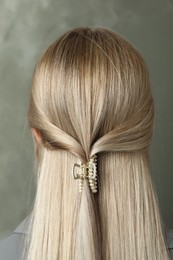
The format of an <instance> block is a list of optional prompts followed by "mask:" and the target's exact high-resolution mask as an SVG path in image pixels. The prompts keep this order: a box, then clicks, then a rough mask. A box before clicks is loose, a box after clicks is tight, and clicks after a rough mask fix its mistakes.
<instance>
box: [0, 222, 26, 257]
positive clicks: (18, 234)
mask: <svg viewBox="0 0 173 260" xmlns="http://www.w3.org/2000/svg"><path fill="white" fill-rule="evenodd" d="M27 220H28V217H26V218H25V219H24V220H23V221H22V222H21V223H20V224H19V225H18V226H17V227H16V228H15V230H13V232H12V233H11V234H10V235H8V236H7V237H5V238H2V239H1V240H0V259H3V260H7V259H8V260H19V259H20V258H19V253H20V252H21V251H20V249H21V248H20V246H21V241H22V238H23V235H24V234H26V225H27Z"/></svg>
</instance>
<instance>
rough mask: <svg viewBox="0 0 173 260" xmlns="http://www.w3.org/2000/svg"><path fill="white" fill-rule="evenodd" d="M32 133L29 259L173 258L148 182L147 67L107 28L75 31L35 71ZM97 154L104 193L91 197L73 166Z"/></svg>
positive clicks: (30, 115)
mask: <svg viewBox="0 0 173 260" xmlns="http://www.w3.org/2000/svg"><path fill="white" fill-rule="evenodd" d="M28 118H29V126H30V127H32V128H36V129H38V130H39V131H40V133H41V143H40V144H38V143H37V144H36V146H37V155H39V156H37V159H38V160H37V162H38V166H37V178H38V179H37V180H38V182H37V193H36V198H35V203H34V206H33V209H32V212H31V213H32V214H31V215H32V217H31V218H30V228H29V229H28V230H29V234H30V237H29V240H28V241H29V242H28V243H29V244H28V245H27V246H29V248H28V250H27V254H28V259H31V260H34V259H43V260H44V259H45V260H47V259H50V260H55V259H56V260H57V259H63V260H67V259H75V260H79V259H80V260H84V259H86V260H90V259H91V260H101V259H103V260H107V259H134V260H135V259H140V260H143V259H152V260H156V259H157V260H159V259H160V260H161V259H162V260H163V259H164V260H165V259H168V255H167V249H166V241H165V237H164V230H163V226H162V224H163V223H162V220H161V216H160V213H159V205H158V201H157V195H156V193H155V191H154V187H153V184H152V180H151V177H150V167H149V146H150V143H151V139H152V133H153V125H154V104H153V97H152V93H151V87H150V81H149V75H148V69H147V66H146V64H145V62H144V59H143V58H142V56H141V55H140V53H139V52H138V51H137V49H136V48H134V47H133V46H132V44H130V43H129V42H128V41H127V40H125V39H124V38H122V37H121V36H120V35H119V34H118V33H116V32H113V31H112V30H110V29H106V28H99V27H96V28H88V27H85V28H84V27H81V28H75V29H72V30H70V31H67V32H66V33H64V34H63V35H62V36H61V37H59V38H58V39H57V40H56V41H55V42H54V43H52V44H51V45H50V46H49V47H48V49H47V50H46V51H45V53H44V54H43V56H42V57H41V59H40V60H39V62H38V63H37V66H36V68H35V71H34V75H33V81H32V87H31V95H30V106H29V111H28ZM93 155H97V158H98V160H97V163H98V164H97V175H98V191H97V192H96V193H94V194H93V193H92V192H91V191H90V188H89V185H88V184H87V181H86V180H85V181H84V187H83V191H82V192H81V193H80V192H79V190H78V183H77V180H75V179H74V178H73V176H72V168H73V165H74V163H76V162H77V161H78V162H82V163H87V162H88V161H89V160H90V158H91V157H92V156H93Z"/></svg>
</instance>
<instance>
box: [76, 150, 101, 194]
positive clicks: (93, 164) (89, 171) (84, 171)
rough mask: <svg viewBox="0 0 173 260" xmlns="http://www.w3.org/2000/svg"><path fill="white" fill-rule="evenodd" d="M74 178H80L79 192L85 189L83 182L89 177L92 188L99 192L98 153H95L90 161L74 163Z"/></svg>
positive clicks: (93, 190)
mask: <svg viewBox="0 0 173 260" xmlns="http://www.w3.org/2000/svg"><path fill="white" fill-rule="evenodd" d="M72 175H73V178H74V179H79V192H82V190H83V182H84V179H85V178H88V182H89V185H90V189H91V191H92V192H93V193H96V192H97V155H93V156H92V157H91V158H90V160H89V162H88V163H86V164H83V163H81V162H80V164H78V163H74V165H73V172H72Z"/></svg>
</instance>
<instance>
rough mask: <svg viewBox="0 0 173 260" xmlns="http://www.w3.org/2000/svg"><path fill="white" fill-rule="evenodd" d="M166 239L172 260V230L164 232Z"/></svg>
mask: <svg viewBox="0 0 173 260" xmlns="http://www.w3.org/2000/svg"><path fill="white" fill-rule="evenodd" d="M166 236H167V237H166V238H167V243H168V249H169V252H170V255H171V257H172V258H171V259H173V229H167V230H166Z"/></svg>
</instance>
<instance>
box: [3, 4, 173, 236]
mask: <svg viewBox="0 0 173 260" xmlns="http://www.w3.org/2000/svg"><path fill="white" fill-rule="evenodd" d="M172 24H173V2H172V0H164V1H161V0H157V1H154V0H145V1H138V0H133V1H130V0H129V1H127V0H126V1H125V0H121V1H120V0H108V1H105V0H100V1H99V0H88V1H81V0H69V1H68V0H60V1H57V0H49V1H48V0H13V1H10V0H1V1H0V237H4V236H6V235H8V234H9V233H10V232H11V231H12V230H13V229H14V228H15V227H16V226H17V225H18V224H19V223H20V222H21V221H22V220H23V219H24V218H25V217H26V216H27V214H28V211H29V208H30V206H31V204H32V201H33V198H34V195H35V185H34V176H33V172H34V171H33V169H34V154H33V144H32V136H31V134H30V132H29V131H28V129H27V116H26V113H27V108H28V90H29V85H30V83H31V77H32V73H33V69H34V66H35V63H36V61H37V59H38V58H39V56H40V54H41V53H42V52H43V51H44V50H45V48H47V46H48V45H49V44H50V43H51V42H53V41H54V40H55V39H56V38H57V37H58V36H59V35H60V34H62V33H64V32H65V31H66V30H69V29H71V28H73V27H76V26H103V27H108V28H111V29H113V30H115V31H117V32H119V33H120V34H121V35H122V36H124V37H125V38H127V39H128V40H129V41H130V42H131V43H132V44H133V45H134V46H136V48H137V49H138V50H139V51H140V52H141V53H142V55H143V56H144V58H145V60H146V62H147V64H148V67H149V70H150V78H151V83H152V89H153V95H154V99H155V107H156V126H155V133H154V138H153V142H152V147H151V156H152V176H153V179H154V184H155V186H156V191H157V194H158V198H159V204H160V210H161V213H162V216H163V219H164V221H165V224H166V226H167V227H168V228H173V204H172V197H173V160H172V147H173V137H172V132H173V123H172V111H173V104H172V100H173V88H172V82H173V76H172V75H173V73H172V68H173V54H172V46H173V36H172Z"/></svg>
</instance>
